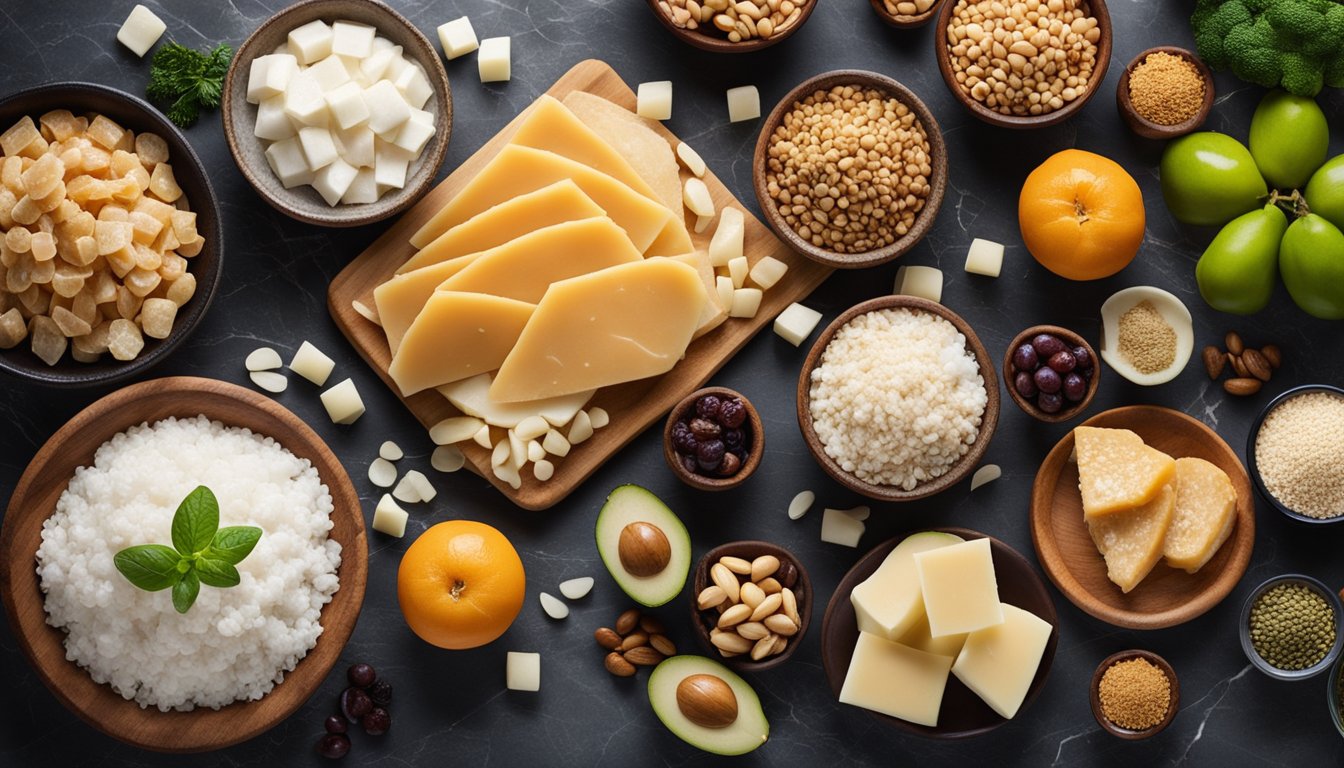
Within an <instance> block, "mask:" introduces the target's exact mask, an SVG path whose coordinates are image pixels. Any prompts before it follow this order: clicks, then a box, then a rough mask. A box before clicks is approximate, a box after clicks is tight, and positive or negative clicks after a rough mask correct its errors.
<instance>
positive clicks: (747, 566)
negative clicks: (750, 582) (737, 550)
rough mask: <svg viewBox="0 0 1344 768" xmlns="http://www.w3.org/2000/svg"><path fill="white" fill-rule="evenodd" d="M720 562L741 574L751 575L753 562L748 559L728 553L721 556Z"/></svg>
mask: <svg viewBox="0 0 1344 768" xmlns="http://www.w3.org/2000/svg"><path fill="white" fill-rule="evenodd" d="M719 562H720V563H723V566H724V567H725V568H727V569H728V570H730V571H732V572H733V573H736V574H739V575H741V576H750V575H751V562H750V561H748V560H744V559H743V558H740V557H733V556H732V555H728V556H726V557H720V558H719Z"/></svg>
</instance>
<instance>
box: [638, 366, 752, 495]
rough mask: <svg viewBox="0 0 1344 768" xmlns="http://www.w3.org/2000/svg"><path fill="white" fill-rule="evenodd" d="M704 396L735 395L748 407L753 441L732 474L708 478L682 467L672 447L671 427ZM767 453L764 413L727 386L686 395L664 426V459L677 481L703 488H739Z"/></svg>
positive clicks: (670, 413) (706, 489)
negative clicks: (743, 460)
mask: <svg viewBox="0 0 1344 768" xmlns="http://www.w3.org/2000/svg"><path fill="white" fill-rule="evenodd" d="M705 395H718V396H719V397H721V398H736V399H738V400H740V401H742V405H744V406H746V407H747V420H746V421H745V422H744V423H743V425H742V426H743V427H744V428H745V429H746V431H747V432H748V433H749V435H748V439H749V440H750V443H749V445H748V446H747V460H746V461H745V462H743V463H742V466H741V467H740V468H739V469H738V470H737V474H735V475H733V476H732V477H709V476H708V475H701V474H698V473H695V472H691V471H690V470H688V469H686V467H684V466H682V463H681V455H680V454H678V453H677V451H676V449H675V448H673V447H672V427H674V426H676V423H677V421H678V419H679V418H680V417H681V416H683V415H685V414H687V413H694V411H695V401H697V400H699V399H700V398H702V397H704V396H705ZM764 455H765V425H764V424H763V423H761V415H760V414H759V413H757V412H756V406H754V405H752V404H751V401H750V400H748V399H747V398H746V397H744V396H743V395H742V393H741V392H738V391H736V390H732V389H728V388H727V387H705V388H704V389H697V390H696V391H694V392H692V393H691V394H689V395H687V396H686V397H683V398H682V399H681V402H679V403H677V404H676V405H675V406H674V407H673V408H672V410H671V411H669V412H668V414H667V422H666V423H665V424H664V425H663V459H664V460H665V461H666V462H667V466H668V467H670V468H671V469H672V474H674V475H676V476H677V479H678V480H680V481H681V482H683V483H685V484H687V485H689V486H691V487H692V488H698V489H700V490H702V491H726V490H728V489H729V488H736V487H737V486H739V485H741V484H742V483H743V482H744V481H745V480H746V479H747V478H748V477H750V476H751V473H752V472H755V471H756V468H757V467H759V466H760V465H761V457H762V456H764Z"/></svg>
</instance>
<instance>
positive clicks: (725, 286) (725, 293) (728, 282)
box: [714, 275, 734, 309]
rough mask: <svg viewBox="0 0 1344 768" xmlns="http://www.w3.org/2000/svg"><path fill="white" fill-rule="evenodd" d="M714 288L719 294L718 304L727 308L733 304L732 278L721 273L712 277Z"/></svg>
mask: <svg viewBox="0 0 1344 768" xmlns="http://www.w3.org/2000/svg"><path fill="white" fill-rule="evenodd" d="M714 290H715V292H716V293H718V294H719V306H721V307H723V308H725V309H727V308H728V307H731V306H732V305H733V290H734V288H733V278H731V277H724V276H723V275H719V276H718V277H716V278H714Z"/></svg>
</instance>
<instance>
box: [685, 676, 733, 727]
mask: <svg viewBox="0 0 1344 768" xmlns="http://www.w3.org/2000/svg"><path fill="white" fill-rule="evenodd" d="M677 709H680V710H681V714H682V715H684V716H685V717H686V719H687V720H690V721H691V722H692V723H695V724H696V725H699V726H702V727H704V728H726V727H727V726H729V725H732V724H733V723H734V722H735V721H736V720H737V696H736V694H734V693H733V689H732V688H731V687H729V685H728V684H727V683H725V682H724V681H723V679H722V678H719V677H716V676H714V675H690V676H689V677H687V678H686V679H685V680H682V681H681V682H680V683H678V684H677Z"/></svg>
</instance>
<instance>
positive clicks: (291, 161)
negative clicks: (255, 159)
mask: <svg viewBox="0 0 1344 768" xmlns="http://www.w3.org/2000/svg"><path fill="white" fill-rule="evenodd" d="M266 163H267V164H268V165H270V166H271V171H272V172H273V173H275V177H276V178H277V179H279V180H280V183H281V184H283V185H284V187H285V189H290V188H293V187H297V186H298V185H300V184H309V183H311V182H312V180H313V171H312V169H310V168H309V167H308V159H307V158H305V157H304V156H303V147H301V146H299V139H298V137H297V136H294V137H291V138H288V139H283V140H281V141H277V142H275V143H274V144H272V145H271V146H269V147H267V148H266Z"/></svg>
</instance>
